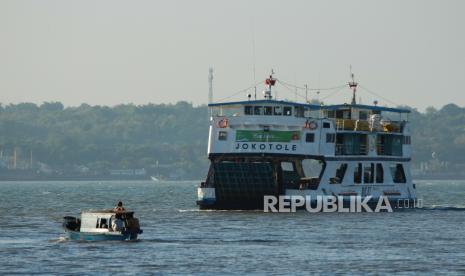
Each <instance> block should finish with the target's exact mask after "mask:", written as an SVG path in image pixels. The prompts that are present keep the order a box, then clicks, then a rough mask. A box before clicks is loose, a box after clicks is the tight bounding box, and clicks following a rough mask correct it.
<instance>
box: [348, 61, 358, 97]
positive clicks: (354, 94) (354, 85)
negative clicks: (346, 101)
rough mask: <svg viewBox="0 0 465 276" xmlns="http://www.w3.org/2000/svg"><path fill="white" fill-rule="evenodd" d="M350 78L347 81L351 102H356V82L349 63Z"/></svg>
mask: <svg viewBox="0 0 465 276" xmlns="http://www.w3.org/2000/svg"><path fill="white" fill-rule="evenodd" d="M350 78H351V79H352V81H350V82H349V88H351V89H352V103H351V104H357V100H356V94H357V85H358V83H357V82H356V81H355V78H354V73H352V65H350Z"/></svg>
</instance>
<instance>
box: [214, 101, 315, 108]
mask: <svg viewBox="0 0 465 276" xmlns="http://www.w3.org/2000/svg"><path fill="white" fill-rule="evenodd" d="M256 104H274V105H289V106H304V107H309V108H312V109H320V108H321V106H319V105H317V104H306V103H296V102H290V101H279V100H252V101H238V102H224V103H211V104H208V107H226V108H227V107H237V106H240V105H256Z"/></svg>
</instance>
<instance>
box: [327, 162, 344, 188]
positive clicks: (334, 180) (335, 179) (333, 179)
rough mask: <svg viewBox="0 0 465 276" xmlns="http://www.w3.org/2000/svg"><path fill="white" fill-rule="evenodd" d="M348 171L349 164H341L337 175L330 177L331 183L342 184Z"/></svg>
mask: <svg viewBox="0 0 465 276" xmlns="http://www.w3.org/2000/svg"><path fill="white" fill-rule="evenodd" d="M346 171H347V164H346V163H344V164H341V165H340V166H339V168H337V169H336V175H335V177H331V178H330V179H329V183H331V184H340V183H342V181H343V180H344V175H345V174H346Z"/></svg>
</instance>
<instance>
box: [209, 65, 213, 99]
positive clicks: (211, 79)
mask: <svg viewBox="0 0 465 276" xmlns="http://www.w3.org/2000/svg"><path fill="white" fill-rule="evenodd" d="M212 102H213V68H212V67H210V68H209V69H208V103H212Z"/></svg>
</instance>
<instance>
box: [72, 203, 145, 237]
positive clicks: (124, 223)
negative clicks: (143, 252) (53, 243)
mask: <svg viewBox="0 0 465 276" xmlns="http://www.w3.org/2000/svg"><path fill="white" fill-rule="evenodd" d="M63 228H64V229H65V232H66V233H67V235H68V238H69V239H70V240H78V241H124V240H136V239H137V236H138V235H139V234H142V232H143V231H142V229H140V226H139V220H138V219H137V218H136V217H134V212H129V211H115V210H101V211H84V212H82V213H81V217H80V218H76V217H72V216H66V217H64V221H63Z"/></svg>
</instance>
